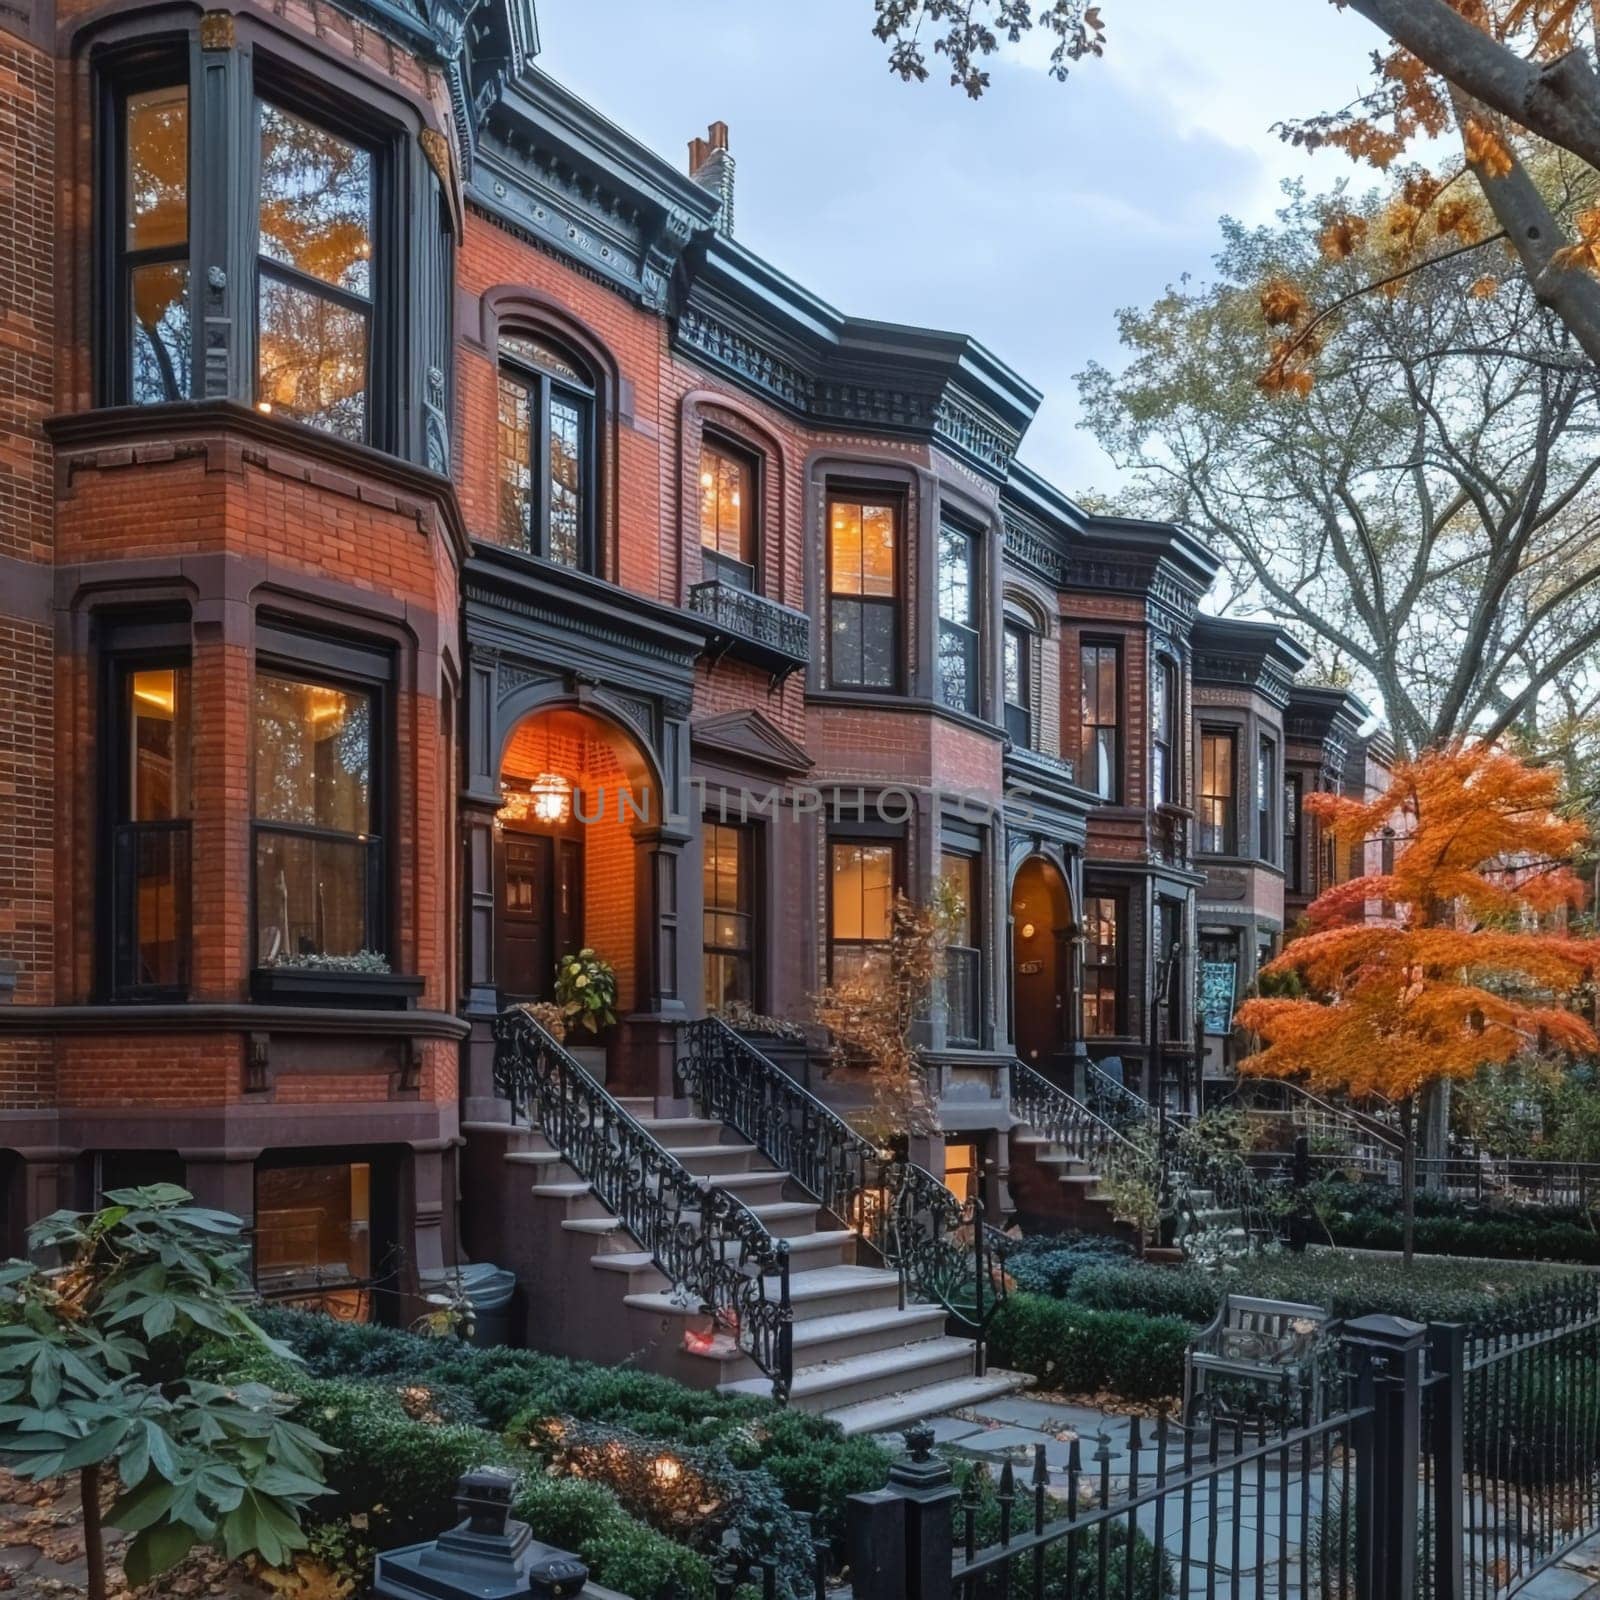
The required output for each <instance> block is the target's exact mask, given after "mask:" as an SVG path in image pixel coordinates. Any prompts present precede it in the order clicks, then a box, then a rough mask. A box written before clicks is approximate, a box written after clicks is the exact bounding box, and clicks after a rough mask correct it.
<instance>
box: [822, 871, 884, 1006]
mask: <svg viewBox="0 0 1600 1600" xmlns="http://www.w3.org/2000/svg"><path fill="white" fill-rule="evenodd" d="M828 859H829V874H828V899H829V912H828V914H829V919H830V920H829V931H830V938H829V941H828V952H829V971H830V976H831V979H832V981H833V982H834V983H850V982H854V981H856V980H862V979H869V978H877V977H881V976H884V975H886V974H887V972H888V968H889V939H890V934H891V931H892V928H893V918H894V887H895V884H894V880H895V847H894V846H893V845H892V844H866V843H857V842H854V841H845V840H834V841H833V843H832V844H831V845H830V847H829V853H828Z"/></svg>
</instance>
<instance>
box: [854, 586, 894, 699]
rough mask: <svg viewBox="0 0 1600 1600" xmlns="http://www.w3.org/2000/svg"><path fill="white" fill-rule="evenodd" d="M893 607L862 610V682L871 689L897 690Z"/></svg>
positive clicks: (873, 606)
mask: <svg viewBox="0 0 1600 1600" xmlns="http://www.w3.org/2000/svg"><path fill="white" fill-rule="evenodd" d="M894 621H895V609H894V606H893V605H863V606H862V607H861V679H860V681H861V682H862V683H863V684H864V685H865V686H866V687H867V688H869V689H889V688H892V687H893V686H894V632H895V629H894Z"/></svg>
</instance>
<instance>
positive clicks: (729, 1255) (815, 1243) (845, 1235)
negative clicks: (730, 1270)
mask: <svg viewBox="0 0 1600 1600" xmlns="http://www.w3.org/2000/svg"><path fill="white" fill-rule="evenodd" d="M788 1242H789V1290H790V1298H791V1299H792V1298H793V1296H794V1282H795V1279H796V1278H798V1277H800V1276H802V1275H804V1274H809V1273H811V1272H814V1271H816V1270H817V1269H818V1268H821V1267H841V1266H848V1265H850V1264H851V1262H852V1261H853V1260H854V1259H855V1252H856V1233H855V1230H854V1229H853V1228H830V1229H826V1230H823V1229H817V1230H814V1231H813V1232H811V1233H801V1234H795V1235H793V1236H792V1237H791V1238H790V1239H789V1241H788ZM738 1254H739V1246H738V1245H737V1243H735V1242H734V1241H733V1240H731V1239H730V1240H727V1241H726V1242H724V1244H723V1246H722V1257H723V1260H725V1261H728V1260H734V1259H737V1257H738ZM747 1270H748V1271H752V1272H753V1271H754V1270H755V1269H754V1268H753V1267H749V1268H747Z"/></svg>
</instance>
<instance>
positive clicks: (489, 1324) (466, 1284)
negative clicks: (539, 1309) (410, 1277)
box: [424, 1261, 517, 1349]
mask: <svg viewBox="0 0 1600 1600" xmlns="http://www.w3.org/2000/svg"><path fill="white" fill-rule="evenodd" d="M516 1287H517V1275H516V1273H514V1272H512V1271H510V1270H509V1268H506V1267H497V1266H495V1265H494V1263H493V1262H490V1261H473V1262H470V1263H468V1264H467V1265H465V1266H461V1267H455V1268H452V1269H451V1270H449V1271H446V1272H444V1273H441V1274H440V1275H439V1276H438V1277H435V1278H432V1279H430V1280H429V1281H428V1282H427V1283H426V1284H425V1285H424V1288H425V1289H426V1290H427V1291H428V1292H429V1293H431V1294H444V1295H451V1296H454V1295H457V1294H459V1295H460V1296H461V1297H462V1298H463V1299H465V1300H466V1302H467V1304H468V1305H470V1306H471V1307H472V1333H471V1335H470V1336H469V1338H468V1340H467V1342H468V1343H469V1344H475V1345H480V1346H482V1347H483V1348H485V1349H488V1348H490V1347H494V1346H499V1345H505V1344H509V1343H510V1342H511V1296H512V1295H513V1294H514V1293H515V1292H516Z"/></svg>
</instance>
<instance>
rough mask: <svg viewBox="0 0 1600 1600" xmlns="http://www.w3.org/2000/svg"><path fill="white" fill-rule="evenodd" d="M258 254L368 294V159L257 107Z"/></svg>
mask: <svg viewBox="0 0 1600 1600" xmlns="http://www.w3.org/2000/svg"><path fill="white" fill-rule="evenodd" d="M261 254H262V255H264V256H265V257H266V258H267V259H268V260H269V261H278V262H282V263H283V265H285V266H289V267H295V268H297V269H298V270H299V271H301V272H304V273H306V274H307V275H308V276H310V277H313V278H320V279H321V280H322V281H323V282H324V283H331V284H334V285H336V286H337V287H338V288H341V289H348V290H349V291H350V293H352V294H360V295H366V294H370V293H371V277H372V153H371V152H370V151H368V150H363V149H361V147H360V146H359V145H353V144H351V143H349V141H348V140H345V139H341V138H339V136H338V135H337V134H333V133H329V132H328V130H327V129H326V128H318V127H316V126H314V125H313V124H312V123H309V122H305V121H303V120H302V119H301V118H299V117H297V116H294V115H292V114H291V113H289V112H287V111H282V110H280V109H279V108H278V107H277V106H273V105H268V104H267V103H266V102H265V101H263V102H262V104H261Z"/></svg>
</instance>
